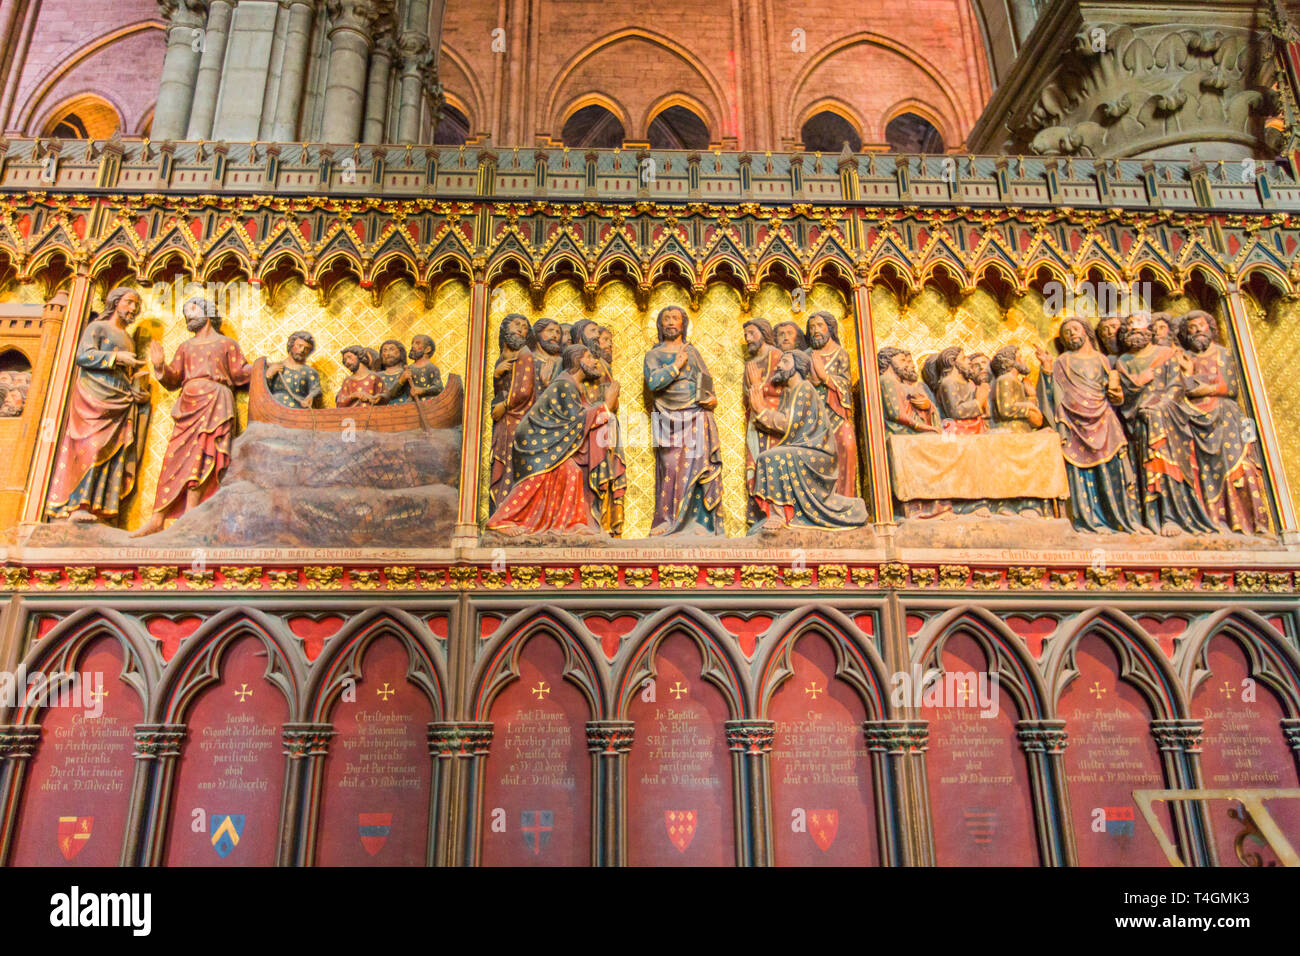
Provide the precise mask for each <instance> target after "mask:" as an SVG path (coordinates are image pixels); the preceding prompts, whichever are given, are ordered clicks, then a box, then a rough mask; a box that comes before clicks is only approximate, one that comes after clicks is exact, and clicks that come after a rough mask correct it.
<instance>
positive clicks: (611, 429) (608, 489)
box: [574, 319, 627, 536]
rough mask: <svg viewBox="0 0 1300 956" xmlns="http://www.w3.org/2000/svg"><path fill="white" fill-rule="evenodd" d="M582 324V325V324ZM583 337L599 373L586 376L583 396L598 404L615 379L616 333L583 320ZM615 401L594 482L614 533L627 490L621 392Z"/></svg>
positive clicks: (605, 524) (601, 508) (603, 517)
mask: <svg viewBox="0 0 1300 956" xmlns="http://www.w3.org/2000/svg"><path fill="white" fill-rule="evenodd" d="M579 326H580V327H579ZM574 328H575V329H578V331H579V333H580V334H581V335H582V337H583V341H582V343H580V344H582V345H585V346H586V347H587V351H588V352H590V353H591V354H592V355H593V356H594V357H595V359H596V365H597V367H598V368H599V369H600V373H599V374H598V375H597V376H596V377H595V378H594V379H592V378H589V379H587V381H586V382H584V383H583V384H582V390H583V398H584V400H585V401H586V403H587V404H588V405H598V404H600V403H601V402H602V401H604V400H605V396H606V395H608V394H609V385H610V383H612V382H613V381H614V334H613V333H612V332H611V331H610V330H609V329H607V328H606V327H605V326H603V325H597V324H596V323H595V322H592V321H591V320H589V319H584V320H583V321H582V322H581V323H579V325H575V326H574ZM613 395H614V397H613V399H612V404H610V405H609V406H608V408H609V411H610V412H612V413H613V414H612V415H611V416H610V419H609V421H608V423H607V424H606V426H605V434H604V440H605V441H606V442H607V447H606V452H605V461H604V464H603V465H599V466H595V468H594V474H593V476H592V481H593V482H595V487H596V488H597V489H598V492H597V497H598V498H599V501H598V503H597V510H598V512H599V514H600V522H601V528H603V529H604V530H605V531H607V532H609V533H610V534H612V535H616V536H617V535H620V534H622V533H623V497H624V495H625V494H626V493H627V461H626V459H625V458H624V455H623V436H622V434H621V433H620V431H619V427H618V418H617V415H618V392H617V391H615V392H614V393H613Z"/></svg>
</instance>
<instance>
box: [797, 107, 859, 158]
mask: <svg viewBox="0 0 1300 956" xmlns="http://www.w3.org/2000/svg"><path fill="white" fill-rule="evenodd" d="M799 136H800V139H802V140H803V148H804V149H806V150H808V152H810V153H838V152H839V151H840V150H842V149H844V144H845V143H848V144H849V149H851V150H852V151H853V152H855V153H856V152H857V151H858V150H860V149H862V137H861V136H859V135H858V131H857V130H855V129H854V128H853V124H852V123H850V122H849V121H848V120H846V119H845V118H844V117H843V116H840V115H839V114H838V113H832V112H830V111H829V110H823V111H822V112H820V113H815V114H813V115H812V116H810V117H808V122H806V123H804V124H803V129H802V130H800V133H799Z"/></svg>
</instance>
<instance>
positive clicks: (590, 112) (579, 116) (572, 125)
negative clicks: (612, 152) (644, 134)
mask: <svg viewBox="0 0 1300 956" xmlns="http://www.w3.org/2000/svg"><path fill="white" fill-rule="evenodd" d="M624 135H625V133H624V130H623V124H622V123H620V122H619V120H618V117H617V116H615V115H614V114H613V113H611V112H610V111H609V110H607V109H605V107H603V106H595V105H592V106H584V107H583V108H582V109H580V110H578V112H576V113H574V114H573V115H572V116H570V117H569V121H568V122H567V123H565V124H564V130H563V132H561V133H560V138H561V139H562V140H563V141H564V145H565V146H568V147H569V148H571V149H613V148H614V147H616V146H622V145H623V137H624Z"/></svg>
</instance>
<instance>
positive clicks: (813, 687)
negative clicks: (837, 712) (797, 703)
mask: <svg viewBox="0 0 1300 956" xmlns="http://www.w3.org/2000/svg"><path fill="white" fill-rule="evenodd" d="M803 692H804V693H805V694H809V695H811V696H812V699H813V700H816V699H817V695H818V694H824V693H826V688H824V687H818V686H817V682H816V681H813V682H812V683H810V684H809V685H808V686H807V687H805V688H804V689H803Z"/></svg>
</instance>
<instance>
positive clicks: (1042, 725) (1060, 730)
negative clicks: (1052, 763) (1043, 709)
mask: <svg viewBox="0 0 1300 956" xmlns="http://www.w3.org/2000/svg"><path fill="white" fill-rule="evenodd" d="M1069 736H1070V735H1069V734H1068V733H1066V732H1065V721H1063V720H1020V721H1017V722H1016V739H1017V740H1019V741H1020V747H1021V749H1022V750H1024V751H1025V753H1031V754H1032V753H1040V754H1041V753H1048V754H1061V753H1065V745H1066V742H1067V740H1068V739H1069Z"/></svg>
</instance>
